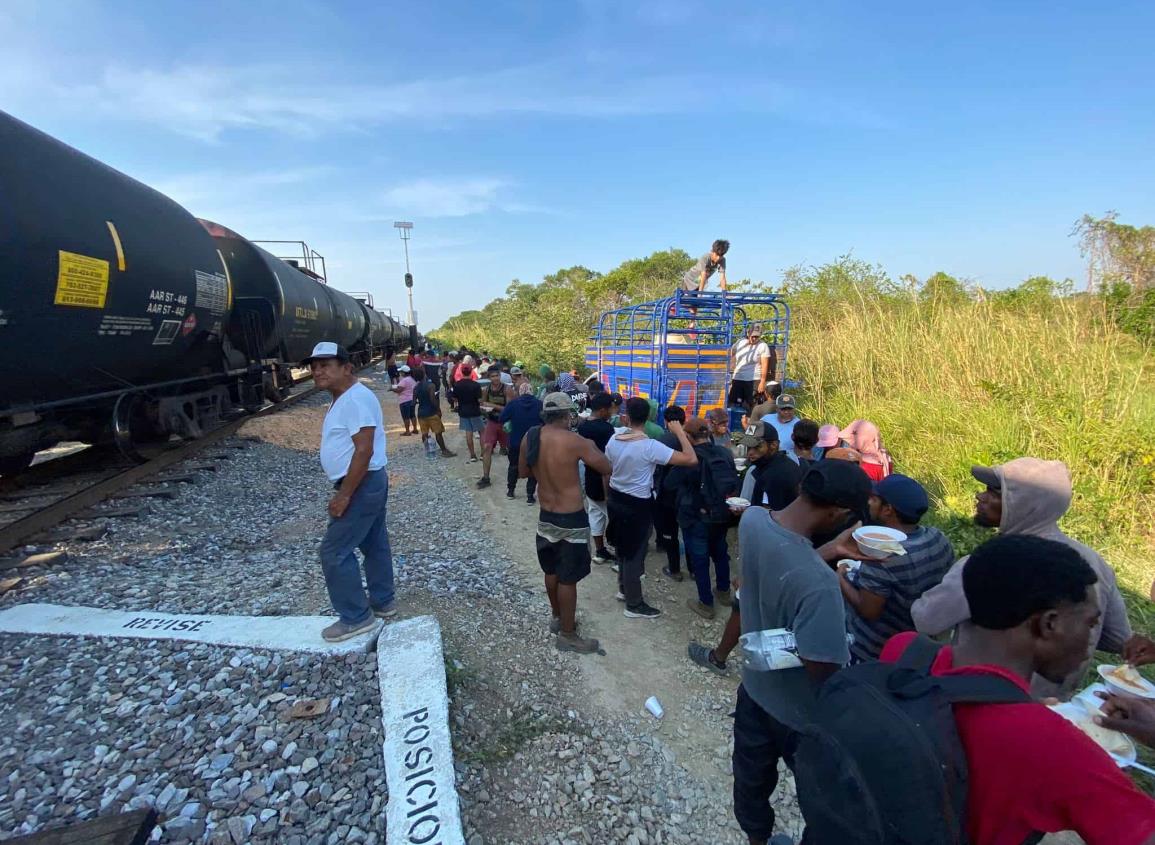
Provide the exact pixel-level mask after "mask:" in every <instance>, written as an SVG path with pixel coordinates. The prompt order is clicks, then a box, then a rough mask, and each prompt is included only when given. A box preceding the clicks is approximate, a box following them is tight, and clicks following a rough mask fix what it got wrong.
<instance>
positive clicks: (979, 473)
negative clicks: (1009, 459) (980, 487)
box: [971, 466, 1003, 490]
mask: <svg viewBox="0 0 1155 845" xmlns="http://www.w3.org/2000/svg"><path fill="white" fill-rule="evenodd" d="M971 475H973V476H974V477H975V481H977V482H978V483H979V484H985V485H986V486H987V487H992V488H994V489H995V490H1001V489H1003V481H1002V479H1001V478H999V474H998V473H997V472H995V469H994V467H980V466H973V467H971Z"/></svg>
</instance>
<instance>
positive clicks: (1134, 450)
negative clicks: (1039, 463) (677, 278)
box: [790, 298, 1155, 636]
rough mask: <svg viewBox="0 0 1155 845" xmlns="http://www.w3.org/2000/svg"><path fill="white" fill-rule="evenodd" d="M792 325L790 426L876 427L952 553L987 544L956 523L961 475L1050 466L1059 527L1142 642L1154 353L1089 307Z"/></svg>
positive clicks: (845, 314)
mask: <svg viewBox="0 0 1155 845" xmlns="http://www.w3.org/2000/svg"><path fill="white" fill-rule="evenodd" d="M795 315H796V322H795V326H796V330H795V333H794V336H793V338H792V345H791V350H790V362H791V375H792V377H794V378H799V379H801V380H803V381H804V382H805V385H806V389H805V390H804V391H803V392H802V394H801V396H802V411H803V413H804V414H805V415H806V416H809V417H812V418H814V419H816V420H821V421H823V422H827V421H829V422H835V423H838V424H840V425H846V424H847V423H849V422H850V421H851V420H852V419H854V418H856V417H865V418H867V419H870V420H872V421H874V422H875V423H877V424H878V426H879V427H880V429H881V430H882V433H883V440H884V443H885V445H886V446H887V448H888V449H889V450H890V452H891V454H892V455H893V457H894V459H895V462H896V465H897V468H898V470H899V471H901V472H904V473H906V474H909V475H911V476H913V477H915V478H917V479H919V480H920V481H922V482H923V484H925V485H926V487H927V489H928V490H929V491H930V493H931V495H932V499H933V511H932V513H931V515H930V517H929V519H930V521H931V522H932V523H933V524H936V525H939V526H940V527H942V528H943V529H944V530H946V531H947V533H948V534H949V536H950V537H951V539H952V540H953V541H954V542H955V544H956V548H957V550H958V551H959V553H960V554H961V553H966V552H969V551H970V549H972V548H973V547H974V546H975V545H976V544H977V543H979V542H981V541H982V540H983V539H985V538H987V537H989V536H990V534H989V532H984V531H982V530H980V529H978V528H976V527H974V526H973V525H972V524H971V516H972V514H973V510H974V508H973V498H974V494H975V493H976V492H977V491H978V489H979V488H978V484H977V483H976V482H975V481H974V480H973V478H972V477H971V475H970V471H969V470H970V467H971V465H972V464H991V463H999V462H1003V461H1006V460H1010V459H1011V458H1015V457H1019V456H1022V455H1031V456H1035V457H1039V458H1046V459H1058V460H1062V461H1064V462H1065V463H1066V464H1067V466H1068V467H1069V468H1070V471H1071V475H1072V478H1073V480H1074V486H1075V497H1074V502H1073V504H1072V506H1071V509H1070V511H1069V512H1068V514H1067V516H1066V517H1065V518H1064V520H1063V522H1062V527H1063V529H1064V530H1065V531H1067V532H1068V533H1069V534H1070V535H1071V536H1072V537H1075V538H1077V539H1079V540H1081V541H1082V542H1084V543H1087V544H1088V545H1090V546H1092V547H1093V548H1095V549H1097V550H1099V551H1100V552H1101V553H1102V554H1103V556H1104V557H1105V558H1106V559H1107V561H1108V562H1109V563H1110V564H1111V565H1112V566H1113V567H1114V569H1115V571H1116V573H1117V575H1118V580H1119V583H1120V586H1121V587H1122V588H1123V591H1124V595H1125V598H1126V601H1127V606H1128V611H1129V613H1130V616H1131V620H1132V623H1133V625H1134V626H1135V628H1136V630H1139V631H1143V632H1146V633H1147V634H1148V635H1151V636H1155V605H1153V604H1152V602H1151V600H1150V588H1151V582H1152V579H1153V578H1155V355H1153V354H1152V352H1151V351H1150V350H1145V349H1144V348H1142V347H1141V346H1140V345H1139V344H1138V343H1137V342H1136V341H1135V340H1134V338H1132V337H1131V336H1129V335H1126V334H1124V333H1122V332H1121V331H1119V330H1118V329H1117V328H1115V327H1114V325H1113V324H1112V323H1111V322H1110V321H1108V320H1107V319H1106V313H1105V311H1104V310H1103V308H1102V305H1101V303H1099V302H1097V301H1095V300H1089V299H1076V300H1072V299H1047V300H1044V301H1039V302H1033V303H1028V304H1026V305H1022V306H1016V307H1008V306H1005V305H999V304H993V303H990V302H986V301H978V302H962V303H952V304H941V303H935V302H927V301H919V300H916V299H913V298H912V299H909V300H902V299H893V298H892V299H878V300H870V299H867V300H864V301H857V302H854V303H852V304H851V303H848V302H844V303H833V304H832V303H830V302H829V301H826V302H825V303H823V305H822V307H821V308H820V309H819V308H807V302H806V301H802V302H800V303H798V305H797V306H796V307H795Z"/></svg>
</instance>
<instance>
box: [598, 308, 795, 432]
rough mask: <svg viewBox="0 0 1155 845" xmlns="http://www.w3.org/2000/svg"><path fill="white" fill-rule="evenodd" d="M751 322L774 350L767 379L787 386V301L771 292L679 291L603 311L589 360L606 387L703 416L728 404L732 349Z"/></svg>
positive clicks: (788, 311)
mask: <svg viewBox="0 0 1155 845" xmlns="http://www.w3.org/2000/svg"><path fill="white" fill-rule="evenodd" d="M751 323H757V324H758V325H760V326H761V327H762V339H763V340H764V341H765V342H766V343H767V344H768V345H769V346H770V347H771V349H772V350H773V351H774V353H775V354H774V372H773V373H771V374H769V375H768V377H767V381H778V382H779V383H780V384H783V385H785V384H786V359H787V353H788V351H789V347H790V306H789V305H787V304H786V301H785V300H784V299H783V298H782V297H781V296H779V295H778V294H774V293H743V292H738V291H726V292H722V291H702V292H699V291H686V290H678V291H676V292H675V293H674V294H673V295H672V296H668V297H666V298H664V299H655V300H652V301H650V302H641V303H638V304H637V305H629V306H626V307H625V308H619V309H617V310H615V311H606V312H605V313H603V314H602V315H601V316H600V317H599V318H598V322H597V325H596V326H595V327H594V331H593V335H592V336H591V337H590V341H589V343H588V344H587V345H586V366H587V367H589V368H590V369H591V370H593V371H594V372H595V373H597V374H598V377H599V380H600V381H601V382H602V383H603V384H605V386H606V389H607V390H609V391H610V392H611V393H620V394H622V396H624V397H627V398H628V397H631V396H641V397H642V398H645V399H652V400H654V401H656V402H657V404H658V406H659V407H665V406H667V405H671V404H676V405H681V406H682V407H683V408H685V409H686V414H687V415H688V416H701V415H703V414H705V413H706V412H707V411H710V410H713V409H714V408H725V407H726V398H727V397H726V394H727V390H728V389H729V384H730V349H731V348H732V347H733V345H734V343H735V341H737V340H738V339H739V338H742V337H744V336H745V334H746V327H747V326H748V325H750V324H751ZM731 418H732V419H733V415H731Z"/></svg>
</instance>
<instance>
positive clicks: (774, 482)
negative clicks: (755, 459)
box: [751, 452, 803, 511]
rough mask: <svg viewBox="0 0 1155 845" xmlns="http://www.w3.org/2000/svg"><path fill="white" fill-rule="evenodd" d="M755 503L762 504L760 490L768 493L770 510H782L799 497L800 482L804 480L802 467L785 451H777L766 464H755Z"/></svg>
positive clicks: (753, 501) (753, 500)
mask: <svg viewBox="0 0 1155 845" xmlns="http://www.w3.org/2000/svg"><path fill="white" fill-rule="evenodd" d="M752 471H753V473H754V498H753V499H752V500H751V502H752V503H753V504H755V505H760V504H762V502H761V498H762V497H761V496H759V495H758V492H759V490H761V491H762V492H764V493H765V494H766V498H767V500H768V502H767V503H768V504H769V506H770V510H774V511H780V510H782V509H783V508H784V507H786V506H787V505H788V504H790V503H791V502H793V501H794V500H795V499H796V498H797V497H798V484H799V483H800V482H801V481H802V474H803V473H802V467H800V466H798V464H796V463H794V461H792V460H790V456H789V455H787V454H786V453H785V452H775V453H774V457H772V458H771V459H770V460H769V461H768V462H767V463H766V465H765V466H761V467H759V466H755V467H754V469H753V470H752Z"/></svg>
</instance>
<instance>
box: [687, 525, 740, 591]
mask: <svg viewBox="0 0 1155 845" xmlns="http://www.w3.org/2000/svg"><path fill="white" fill-rule="evenodd" d="M682 537H683V538H684V539H685V541H686V557H687V559H688V560H689V566H690V571H691V572H693V574H694V581H695V583H696V584H697V585H698V601H700V602H702V604H705V605H713V604H714V593H713V591H712V590H711V589H710V561H711V560H713V561H714V577H715V578H716V579H717V585H718V589H719V590H729V589H730V550H729V548H727V546H726V526H725V525H711V524H709V523H706V522H697V521H695V522H692V523H689V524H686V525H683V526H682Z"/></svg>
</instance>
